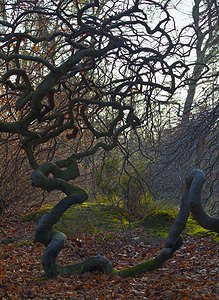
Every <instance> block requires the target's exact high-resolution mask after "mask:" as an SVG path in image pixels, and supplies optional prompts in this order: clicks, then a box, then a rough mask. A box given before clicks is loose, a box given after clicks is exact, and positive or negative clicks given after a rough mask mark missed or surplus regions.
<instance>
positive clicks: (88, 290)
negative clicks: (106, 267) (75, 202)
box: [0, 220, 219, 300]
mask: <svg viewBox="0 0 219 300" xmlns="http://www.w3.org/2000/svg"><path fill="white" fill-rule="evenodd" d="M6 221H7V220H6ZM12 224H13V225H10V226H8V230H7V228H6V227H5V224H3V223H2V224H1V225H2V227H3V228H4V236H3V237H4V238H8V237H13V238H14V242H12V243H10V244H0V298H1V299H4V300H8V299H13V300H21V299H37V300H38V299H72V300H73V299H79V300H80V299H81V300H84V299H88V300H93V299H94V300H108V299H112V300H120V299H127V300H129V299H130V300H133V299H139V300H143V299H149V300H153V299H155V300H159V299H162V300H165V299H180V300H181V299H184V300H188V299H189V300H191V299H197V300H200V299H205V300H214V299H218V289H219V286H218V282H219V278H218V275H219V274H218V271H219V270H218V263H219V259H218V250H219V247H218V245H217V244H215V243H214V242H212V240H211V238H210V237H207V236H205V237H188V238H187V239H186V240H185V242H184V245H183V246H182V248H181V249H180V250H178V251H177V252H176V254H175V255H174V257H173V258H172V260H170V261H168V262H167V263H165V265H164V266H163V268H161V269H159V270H156V271H154V272H151V273H145V274H143V275H141V276H138V277H136V278H120V277H119V276H114V277H113V276H108V275H105V274H101V273H98V272H95V273H92V274H91V273H86V274H84V275H82V276H73V275H71V276H64V275H62V276H61V275H59V276H58V277H57V278H54V279H49V280H46V281H45V280H37V279H38V278H39V277H40V276H41V275H42V271H43V270H42V266H41V263H40V257H41V255H42V253H43V250H44V248H43V246H42V245H40V244H33V243H31V242H30V241H29V239H30V238H31V237H32V236H33V234H34V224H32V225H31V226H30V224H29V227H28V226H27V225H26V224H22V223H16V222H14V223H12ZM24 226H26V227H25V234H24V235H22V234H21V233H22V232H24ZM136 236H137V237H138V238H137V239H136ZM0 239H1V237H0ZM162 247H163V243H162V242H161V243H160V241H159V242H158V241H154V243H152V241H151V240H149V239H148V238H147V236H144V231H143V229H136V230H135V231H134V232H133V234H132V235H131V236H130V237H128V238H127V236H126V235H125V232H117V233H114V232H110V234H109V232H108V233H107V236H105V234H104V233H100V234H96V235H88V234H87V235H81V236H74V237H72V238H69V239H68V242H67V245H66V247H65V248H64V249H63V251H62V252H61V253H60V255H59V262H60V263H62V264H68V263H73V262H75V261H77V260H81V259H83V258H84V257H86V256H89V255H94V254H95V255H97V254H101V255H105V256H107V257H108V258H109V259H111V261H112V263H113V265H114V267H116V268H118V269H121V268H124V267H127V266H131V265H134V264H136V263H139V262H142V261H143V260H145V259H148V258H151V257H153V256H154V255H155V254H156V253H157V252H158V251H159V250H160V249H161V248H162Z"/></svg>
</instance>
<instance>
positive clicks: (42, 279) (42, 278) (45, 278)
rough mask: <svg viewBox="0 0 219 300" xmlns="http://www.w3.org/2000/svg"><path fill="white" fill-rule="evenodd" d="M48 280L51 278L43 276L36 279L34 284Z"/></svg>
mask: <svg viewBox="0 0 219 300" xmlns="http://www.w3.org/2000/svg"><path fill="white" fill-rule="evenodd" d="M48 279H51V277H50V276H47V275H44V276H40V277H37V279H36V282H44V281H47V280H48Z"/></svg>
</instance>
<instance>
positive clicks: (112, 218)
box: [22, 202, 219, 242]
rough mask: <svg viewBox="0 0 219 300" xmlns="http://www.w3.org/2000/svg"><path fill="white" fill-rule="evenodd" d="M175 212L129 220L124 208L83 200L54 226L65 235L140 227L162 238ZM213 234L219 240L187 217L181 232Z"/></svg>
mask: <svg viewBox="0 0 219 300" xmlns="http://www.w3.org/2000/svg"><path fill="white" fill-rule="evenodd" d="M51 208H52V206H51V205H44V206H42V207H41V208H40V209H39V210H37V211H35V212H32V213H29V214H27V215H25V216H23V218H22V221H31V220H35V221H37V220H39V218H40V217H41V216H42V215H43V214H44V213H46V212H48V211H49V210H50V209H51ZM176 215H177V209H176V208H171V209H170V208H165V209H153V210H152V211H151V212H150V213H148V214H147V215H146V216H145V217H144V218H143V219H142V220H140V221H133V222H131V224H130V222H129V220H128V219H129V218H128V215H127V214H126V212H125V211H124V209H121V208H118V207H115V206H113V205H109V204H101V203H98V204H96V203H89V202H88V203H84V204H82V205H75V206H73V207H71V208H69V209H68V210H67V211H66V212H65V213H64V214H63V216H62V218H61V219H60V220H59V222H58V223H57V224H56V225H55V227H56V229H57V230H60V231H62V232H64V233H65V234H66V235H67V236H72V235H77V234H83V233H90V234H93V233H94V234H96V233H100V232H106V231H118V230H121V229H122V230H128V229H130V228H131V227H135V228H136V227H143V228H144V232H145V235H147V236H148V237H158V238H162V239H165V238H166V237H167V235H168V232H169V230H170V228H171V226H172V224H173V223H174V220H175V217H176ZM206 234H207V235H212V237H213V238H214V240H215V241H217V242H219V236H218V235H217V234H215V233H213V232H209V231H208V230H206V229H204V228H202V227H201V226H199V225H198V224H197V222H196V221H195V220H194V219H193V218H192V217H189V219H188V221H187V224H186V228H185V230H184V232H183V235H184V236H186V235H193V236H194V235H206Z"/></svg>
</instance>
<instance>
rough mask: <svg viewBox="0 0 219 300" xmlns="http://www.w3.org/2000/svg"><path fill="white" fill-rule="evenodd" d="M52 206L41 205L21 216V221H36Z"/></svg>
mask: <svg viewBox="0 0 219 300" xmlns="http://www.w3.org/2000/svg"><path fill="white" fill-rule="evenodd" d="M51 208H52V205H43V206H42V207H41V208H40V209H39V210H36V211H33V212H31V213H28V214H26V215H24V216H22V217H21V221H22V222H30V221H38V220H39V219H40V218H41V217H42V216H43V215H44V214H45V213H47V212H48V211H49V210H50V209H51Z"/></svg>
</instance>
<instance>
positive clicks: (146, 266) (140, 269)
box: [112, 259, 157, 277]
mask: <svg viewBox="0 0 219 300" xmlns="http://www.w3.org/2000/svg"><path fill="white" fill-rule="evenodd" d="M156 267H157V262H156V260H155V259H151V260H148V261H145V262H143V263H141V264H137V265H135V266H133V267H129V268H126V269H123V270H113V272H112V275H118V276H121V277H130V276H137V275H139V274H141V273H145V272H150V271H153V270H154V269H156Z"/></svg>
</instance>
